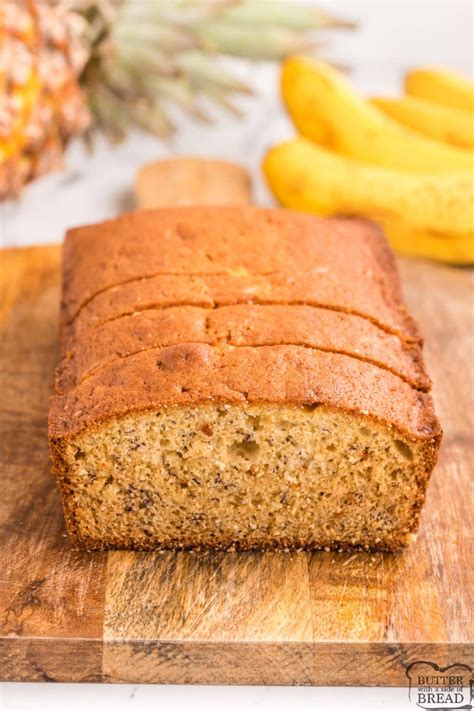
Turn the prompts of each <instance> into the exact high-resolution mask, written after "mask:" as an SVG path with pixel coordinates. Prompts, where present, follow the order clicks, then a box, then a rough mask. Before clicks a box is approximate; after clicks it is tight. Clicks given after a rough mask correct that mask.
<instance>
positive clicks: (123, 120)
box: [62, 0, 353, 139]
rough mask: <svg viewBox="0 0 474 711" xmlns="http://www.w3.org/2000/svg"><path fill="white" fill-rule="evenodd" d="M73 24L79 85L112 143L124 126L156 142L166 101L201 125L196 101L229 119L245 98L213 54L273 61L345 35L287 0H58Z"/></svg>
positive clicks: (166, 129)
mask: <svg viewBox="0 0 474 711" xmlns="http://www.w3.org/2000/svg"><path fill="white" fill-rule="evenodd" d="M62 4H63V5H68V6H69V9H70V10H74V11H75V13H76V14H77V15H78V17H79V18H81V19H82V21H83V23H84V25H83V37H84V39H85V42H86V48H87V49H88V50H89V52H90V56H89V59H88V61H87V62H86V64H85V67H84V70H83V73H82V77H81V79H82V81H81V83H82V84H83V86H84V87H86V90H87V93H88V96H89V103H90V106H91V109H92V111H93V113H94V115H95V117H96V120H97V123H98V125H99V126H100V127H101V128H102V130H103V131H105V132H106V133H107V134H108V135H109V136H110V137H111V138H113V139H120V138H122V137H123V136H124V135H125V133H126V132H127V129H128V127H129V125H130V124H133V123H135V124H139V125H140V126H142V127H143V128H145V129H147V130H150V131H152V132H153V133H155V134H158V135H160V136H163V137H166V136H169V135H170V134H171V133H172V132H173V130H174V127H173V123H172V121H171V119H170V118H169V115H168V113H167V111H166V108H165V107H166V104H167V102H168V101H171V102H174V103H176V104H178V105H179V106H181V107H182V108H183V109H184V110H185V111H186V112H188V113H189V114H191V115H192V116H194V117H195V118H197V119H200V120H208V119H209V117H208V116H207V114H206V112H205V110H204V108H203V104H202V101H201V99H202V97H207V98H208V99H211V100H212V101H214V102H216V103H218V104H220V105H221V106H223V107H225V108H227V109H228V110H230V111H232V112H234V113H238V110H237V108H236V106H235V105H234V103H233V102H232V99H231V95H232V94H234V93H250V91H251V90H250V88H249V87H248V86H247V85H246V84H244V83H242V82H241V81H239V80H238V79H237V78H235V76H233V75H232V74H231V73H230V72H229V71H228V70H226V69H225V68H224V67H223V66H222V64H221V63H220V62H219V61H216V55H229V56H235V57H246V58H250V59H266V60H269V59H271V60H274V59H280V58H282V57H284V56H286V55H288V54H291V53H293V52H299V51H309V50H315V49H318V48H319V47H320V46H321V42H320V40H319V39H317V38H316V37H315V35H314V33H313V30H318V29H323V28H350V27H352V26H353V25H352V23H350V22H346V21H341V20H338V19H336V18H334V17H332V16H329V15H327V14H326V13H323V12H321V11H319V10H317V9H315V8H314V7H311V6H309V5H307V4H304V5H303V4H298V3H295V2H293V1H292V0H289V1H288V0H270V1H269V0H156V1H153V0H99V1H98V2H97V1H94V2H92V1H91V0H63V3H62Z"/></svg>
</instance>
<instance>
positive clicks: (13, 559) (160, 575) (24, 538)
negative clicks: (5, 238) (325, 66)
mask: <svg viewBox="0 0 474 711" xmlns="http://www.w3.org/2000/svg"><path fill="white" fill-rule="evenodd" d="M400 265H401V269H402V276H403V280H404V284H405V291H406V296H407V299H408V302H409V305H410V308H411V309H412V311H413V314H414V315H415V317H416V318H417V319H418V320H419V322H420V324H421V327H422V330H423V332H424V335H425V340H426V357H427V361H428V368H429V372H430V374H431V375H432V377H433V380H434V383H435V388H434V396H435V400H436V404H437V410H438V414H439V417H440V419H441V422H442V425H443V428H444V431H445V435H444V441H443V446H442V451H441V457H440V462H439V464H438V466H437V468H436V470H435V473H434V475H433V479H432V482H431V485H430V488H429V493H428V499H427V503H426V507H425V511H424V513H423V517H422V526H421V530H420V535H419V537H418V540H417V541H416V543H414V544H413V545H412V546H411V547H410V548H408V550H406V551H405V552H404V553H403V554H400V555H390V554H375V555H374V554H372V555H371V554H367V553H352V554H351V553H347V554H338V553H325V552H322V553H313V554H310V553H292V554H285V553H271V552H269V553H241V554H239V553H212V552H208V553H188V552H180V553H171V552H165V553H161V554H156V553H128V552H111V553H108V554H107V553H101V554H84V553H78V552H75V551H74V550H72V548H71V546H70V544H69V541H68V539H67V538H66V536H65V532H64V525H63V518H62V511H61V505H60V501H59V495H58V492H57V490H56V486H55V483H54V481H53V479H52V476H51V473H50V470H49V461H48V450H47V442H46V416H47V405H48V396H49V392H50V387H51V378H52V371H53V367H54V363H55V358H56V341H57V309H58V299H59V248H58V247H40V248H32V249H25V250H7V251H3V252H0V288H1V305H0V338H1V354H0V385H1V392H2V397H1V403H0V464H1V481H2V491H1V495H0V679H3V680H6V679H20V680H35V681H36V680H38V681H39V680H58V681H81V680H89V681H109V682H116V681H118V682H158V683H204V684H215V683H229V684H338V685H339V684H349V685H352V684H361V685H404V684H406V682H407V679H406V676H405V668H406V666H407V664H409V663H410V662H412V661H415V660H418V659H425V660H426V659H427V660H430V661H434V662H436V663H438V664H439V665H441V666H446V665H447V664H452V663H455V662H463V663H467V664H471V665H473V664H474V659H473V656H474V653H473V648H472V639H473V636H474V622H473V599H472V598H473V594H472V585H470V579H469V576H470V575H471V569H472V567H473V562H474V561H473V540H474V538H473V527H472V523H471V521H472V512H471V506H470V498H469V496H470V494H471V493H472V484H471V481H472V473H473V472H472V462H473V460H474V442H473V412H474V409H473V402H472V394H473V385H474V384H473V377H472V362H474V342H473V341H474V315H473V309H472V301H473V286H472V276H471V275H470V274H469V273H468V272H466V271H459V270H454V269H449V268H444V267H440V266H434V265H430V264H428V263H423V262H410V261H401V263H400Z"/></svg>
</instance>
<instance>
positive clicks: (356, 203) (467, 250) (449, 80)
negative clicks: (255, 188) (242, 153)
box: [264, 57, 474, 264]
mask: <svg viewBox="0 0 474 711" xmlns="http://www.w3.org/2000/svg"><path fill="white" fill-rule="evenodd" d="M281 87H282V95H283V99H284V102H285V105H286V107H287V109H288V112H289V114H290V116H291V118H292V120H293V122H294V124H295V126H296V128H297V130H298V132H299V134H301V135H300V137H297V138H295V139H294V140H291V141H288V142H286V143H283V144H280V145H278V146H275V147H274V148H272V149H271V150H270V151H269V152H268V153H267V155H266V157H265V159H264V172H265V176H266V178H267V181H268V183H269V185H270V188H271V189H272V190H273V192H274V194H275V195H276V197H277V198H278V199H279V200H280V202H281V203H282V204H283V205H286V206H287V207H292V208H296V209H302V210H308V211H311V212H316V213H318V214H323V215H335V214H346V215H358V216H362V217H366V218H369V219H372V220H374V221H376V222H378V223H379V224H380V225H381V226H382V228H383V229H384V231H385V233H386V235H387V237H388V238H389V240H390V242H391V243H392V246H393V247H394V248H395V249H396V250H397V251H399V252H402V253H405V254H410V255H415V256H424V257H430V258H432V259H437V260H440V261H445V262H450V263H462V264H466V263H474V150H473V149H474V87H473V86H472V85H471V84H470V83H469V82H467V81H465V80H462V79H461V78H458V77H456V76H455V75H452V74H448V73H447V72H438V71H434V70H418V71H414V72H411V73H409V74H408V76H407V78H406V91H407V94H408V96H406V97H404V98H402V99H400V100H387V99H382V98H376V99H373V100H372V101H368V100H365V99H363V98H362V97H360V96H358V95H357V93H356V92H355V91H354V90H353V89H352V88H351V87H350V85H349V84H348V83H347V82H346V80H345V79H344V78H343V77H342V76H341V75H340V74H339V73H338V72H337V71H336V70H334V69H332V68H331V67H329V66H328V65H326V64H324V63H322V62H319V61H316V60H312V59H308V58H302V57H292V58H290V59H288V60H287V61H286V62H285V63H284V65H283V69H282V76H281Z"/></svg>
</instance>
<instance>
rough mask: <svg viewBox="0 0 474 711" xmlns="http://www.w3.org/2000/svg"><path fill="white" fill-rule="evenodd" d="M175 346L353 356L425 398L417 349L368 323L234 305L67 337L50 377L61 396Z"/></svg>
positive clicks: (179, 310) (180, 310)
mask: <svg viewBox="0 0 474 711" xmlns="http://www.w3.org/2000/svg"><path fill="white" fill-rule="evenodd" d="M179 343H204V344H208V345H219V344H228V345H234V346H263V345H282V344H286V345H303V346H310V347H312V348H317V349H319V350H324V351H329V352H334V353H343V354H346V355H352V356H353V357H355V358H359V359H361V360H366V361H368V362H372V363H374V364H375V365H379V366H380V367H383V368H386V369H387V370H390V371H391V372H393V373H395V374H397V375H399V376H400V377H401V378H403V379H404V380H406V381H407V382H408V383H410V384H411V385H413V387H415V388H417V389H420V390H429V388H430V379H429V377H428V375H427V373H426V370H425V368H424V364H423V359H422V355H421V348H420V346H419V345H418V344H416V343H404V342H403V341H401V340H400V339H399V338H398V337H397V336H395V335H393V334H389V333H386V332H385V331H382V330H381V329H380V328H378V327H377V326H375V325H374V324H373V323H371V322H370V321H368V320H367V319H364V318H361V317H359V316H353V315H348V314H344V313H340V312H336V311H330V310H327V309H321V308H315V307H311V306H286V305H267V306H259V305H255V304H241V305H237V306H222V307H219V308H215V309H210V308H202V307H194V306H179V307H169V308H163V309H158V310H151V309H150V310H145V311H140V312H137V313H135V314H133V315H130V316H124V317H122V318H118V319H115V320H112V321H108V322H105V323H102V324H100V325H99V326H97V327H96V328H95V329H93V330H92V331H90V330H89V331H85V332H83V333H79V334H78V335H76V334H74V333H73V334H72V335H71V336H70V337H69V338H68V340H67V342H66V343H65V344H64V352H65V355H64V357H63V358H62V361H61V363H60V365H59V367H58V369H57V373H56V389H57V391H58V392H63V391H64V390H67V389H69V388H71V387H74V386H75V385H78V384H80V383H81V382H82V381H83V380H84V379H85V378H87V377H89V376H90V375H92V374H93V373H95V372H97V371H98V370H101V369H102V368H104V367H106V366H107V365H110V364H111V363H113V362H114V361H117V360H119V359H121V358H126V357H129V356H131V355H134V354H135V353H138V352H141V351H144V350H148V349H151V348H158V347H166V346H172V345H177V344H179Z"/></svg>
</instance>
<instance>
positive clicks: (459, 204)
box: [263, 137, 474, 264]
mask: <svg viewBox="0 0 474 711" xmlns="http://www.w3.org/2000/svg"><path fill="white" fill-rule="evenodd" d="M263 170H264V174H265V177H266V179H267V181H268V184H269V186H270V188H271V189H272V191H273V193H274V194H275V196H276V197H277V198H278V200H279V201H280V202H281V203H282V204H283V205H285V206H286V207H291V208H295V209H299V210H305V211H308V212H315V213H317V214H320V215H337V214H344V215H357V216H361V217H365V218H367V219H371V220H373V221H374V222H378V223H379V224H380V225H381V227H382V228H383V229H384V231H385V232H386V234H387V236H388V238H389V240H390V242H391V244H392V246H393V247H394V249H396V250H398V251H400V252H403V253H406V254H412V255H417V256H423V257H429V258H431V259H437V260H440V261H447V262H451V263H463V264H467V263H474V176H473V175H470V174H468V173H459V174H449V175H417V174H411V173H403V172H399V171H392V170H387V169H384V168H380V167H376V166H371V165H366V164H363V163H359V162H357V161H354V160H350V159H348V158H346V157H344V156H340V155H338V154H337V153H334V152H332V151H329V150H327V149H325V148H323V147H321V146H319V145H317V144H315V143H313V142H311V141H308V140H306V139H305V138H301V137H299V138H295V139H294V140H291V141H288V142H286V143H282V144H280V145H277V146H275V147H273V148H272V149H270V151H269V152H268V153H267V155H266V156H265V159H264V163H263Z"/></svg>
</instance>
